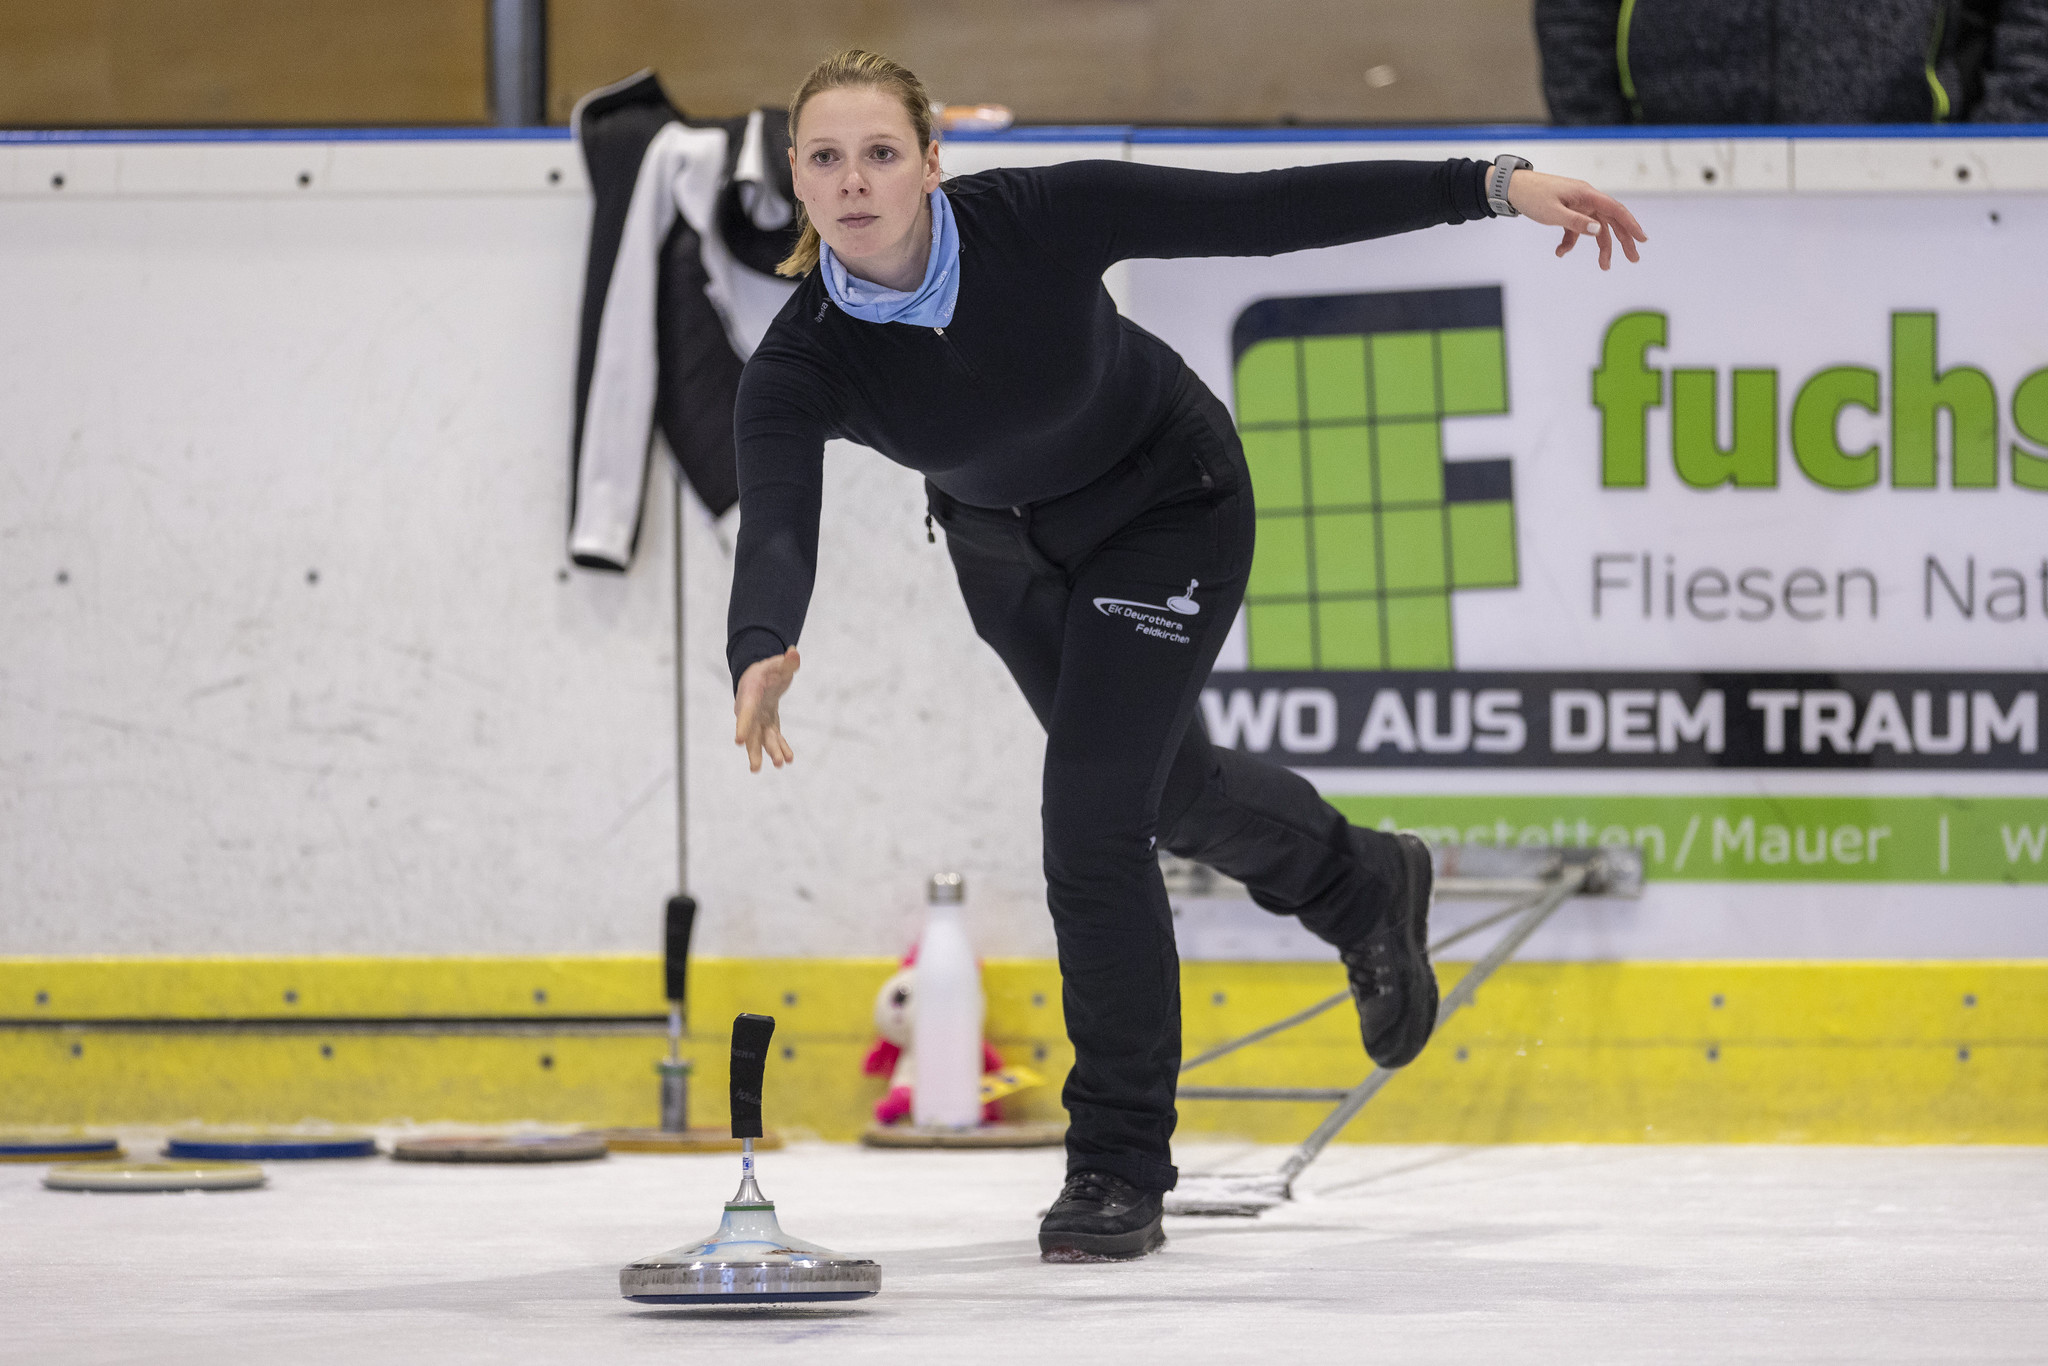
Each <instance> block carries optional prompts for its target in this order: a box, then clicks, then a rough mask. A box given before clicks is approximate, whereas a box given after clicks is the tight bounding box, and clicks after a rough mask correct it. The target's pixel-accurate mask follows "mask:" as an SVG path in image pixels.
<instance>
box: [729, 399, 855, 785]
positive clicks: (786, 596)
mask: <svg viewBox="0 0 2048 1366" xmlns="http://www.w3.org/2000/svg"><path fill="white" fill-rule="evenodd" d="M829 430H830V425H829V422H828V420H827V419H825V418H824V417H823V416H821V414H820V411H819V403H818V397H817V394H816V393H815V391H814V390H813V389H812V388H811V387H810V386H809V385H808V384H807V383H806V382H805V380H804V377H803V375H802V373H801V371H798V370H796V369H795V368H793V367H790V366H787V365H781V364H777V363H774V362H772V361H766V360H763V361H760V362H758V363H750V364H749V365H748V366H747V368H746V370H745V371H744V372H743V373H742V374H741V376H740V391H739V399H738V402H737V404H736V405H735V408H734V413H733V436H734V447H735V449H734V456H735V459H736V460H737V462H738V468H739V486H740V532H739V545H738V549H737V551H736V553H735V555H734V558H733V576H732V601H731V605H730V606H729V607H728V609H727V612H726V646H725V657H726V663H727V664H728V666H730V668H731V670H732V677H733V690H734V706H733V710H734V715H735V721H736V724H735V728H734V734H733V741H734V743H736V744H740V745H744V746H746V750H747V759H748V764H749V766H750V767H752V768H753V769H755V770H756V771H758V770H759V769H760V767H761V759H762V757H763V756H764V755H765V756H766V757H767V758H768V759H769V761H770V762H772V763H773V764H774V765H775V766H776V767H777V768H780V767H782V765H783V764H785V763H788V762H789V761H790V760H792V759H794V758H795V757H796V755H795V753H794V751H792V750H791V749H790V747H789V744H788V742H787V741H786V740H784V739H783V737H782V729H781V716H780V712H779V707H778V704H779V702H780V699H781V696H782V694H783V692H784V691H785V690H786V689H787V688H788V687H789V684H790V681H791V680H792V679H793V678H794V677H795V675H796V670H797V664H798V658H797V652H796V648H795V647H796V642H797V637H798V636H799V635H800V634H801V633H802V631H803V625H804V617H805V615H806V614H807V613H808V611H809V609H810V603H811V588H812V585H813V583H814V582H815V580H816V578H817V572H818V512H819V505H820V502H821V499H822V495H823V488H824V454H825V438H826V436H827V435H828V434H829Z"/></svg>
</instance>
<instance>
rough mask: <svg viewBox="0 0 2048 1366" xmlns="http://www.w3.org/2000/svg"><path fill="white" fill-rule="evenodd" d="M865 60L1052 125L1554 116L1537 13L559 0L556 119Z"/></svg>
mask: <svg viewBox="0 0 2048 1366" xmlns="http://www.w3.org/2000/svg"><path fill="white" fill-rule="evenodd" d="M856 45H857V46H863V47H869V48H873V49H874V50H876V51H880V52H885V53H887V54H889V55H890V56H892V57H894V58H896V59H897V60H898V61H901V62H903V63H904V64H905V65H907V66H909V67H910V68H911V69H912V70H914V71H916V72H917V73H918V74H919V75H920V76H922V77H923V78H924V80H925V83H926V85H927V86H929V87H930V89H931V91H932V94H933V96H934V97H935V98H938V99H942V100H946V101H948V102H966V101H975V100H993V101H996V102H998V103H1002V104H1007V105H1009V106H1011V107H1012V108H1013V109H1015V110H1016V111H1017V115H1018V117H1019V118H1020V119H1024V120H1027V121H1031V122H1040V123H1044V122H1075V123H1089V122H1106V123H1117V122H1143V123H1216V122H1226V123H1270V122H1275V121H1280V120H1288V119H1292V120H1297V121H1300V122H1304V123H1315V122H1325V121H1327V122H1338V123H1351V122H1362V121H1371V122H1381V121H1385V122H1471V121H1528V120H1541V119H1542V118H1543V117H1544V109H1543V100H1542V92H1541V88H1540V85H1539V81H1538V72H1537V62H1536V48H1535V40H1534V36H1533V33H1532V30H1531V25H1530V18H1529V0H1267V2H1266V3H1264V4H1251V3H1246V0H1035V3H1032V4H1028V5H1016V4H991V3H988V0H755V3H751V4H746V5H735V4H731V3H727V2H723V0H554V2H553V4H552V5H551V7H550V14H549V47H550V52H549V64H550V80H549V86H550V89H549V111H550V116H551V117H552V118H555V119H558V120H559V119H566V118H567V117H568V113H569V109H570V106H571V105H572V104H574V102H575V100H576V98H577V97H578V96H579V95H581V94H582V93H584V92H585V91H587V90H590V89H592V88H594V87H596V86H599V85H603V84H605V83H607V82H609V81H613V80H616V79H618V78H619V77H621V76H625V75H629V74H631V73H632V72H633V71H635V70H638V69H639V68H641V67H645V66H652V67H654V68H656V69H657V70H659V71H660V72H661V76H662V80H663V83H664V84H665V85H666V86H667V87H668V90H669V93H670V95H671V96H672V97H673V98H674V99H675V100H676V101H677V102H678V103H679V104H681V105H682V106H683V107H684V108H685V109H686V110H688V111H690V112H692V113H703V114H729V113H734V112H737V111H740V110H743V109H747V108H750V107H752V106H753V105H756V104H763V103H779V102H780V101H782V100H784V99H786V98H788V94H789V91H790V90H791V88H792V87H794V86H795V85H796V83H797V82H798V81H799V80H800V79H802V77H803V74H804V72H805V71H807V70H808V69H809V68H810V67H811V65H812V64H813V63H814V62H816V61H817V60H818V59H819V58H820V57H822V56H824V55H826V54H827V53H829V52H831V51H833V50H834V49H836V48H840V47H846V46H856Z"/></svg>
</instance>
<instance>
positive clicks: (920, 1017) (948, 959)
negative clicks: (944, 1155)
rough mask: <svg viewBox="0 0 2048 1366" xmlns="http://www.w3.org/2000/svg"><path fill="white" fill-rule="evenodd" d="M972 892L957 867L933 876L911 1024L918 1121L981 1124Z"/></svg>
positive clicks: (940, 1125) (943, 1125) (935, 1125)
mask: <svg viewBox="0 0 2048 1366" xmlns="http://www.w3.org/2000/svg"><path fill="white" fill-rule="evenodd" d="M966 896H967V887H966V883H965V882H964V881H963V880H962V878H961V876H960V875H959V874H958V873H937V874H934V875H933V877H932V880H931V887H930V891H929V895H928V896H927V898H926V899H927V902H928V904H927V906H926V908H925V917H924V937H923V938H921V939H919V940H918V941H917V991H916V997H915V999H916V1003H917V1014H916V1017H915V1019H914V1020H913V1021H912V1023H911V1031H910V1038H911V1053H912V1055H913V1056H914V1057H915V1059H916V1062H917V1077H916V1082H915V1084H914V1087H913V1089H912V1091H911V1099H910V1117H911V1122H912V1123H913V1124H915V1125H917V1126H918V1127H919V1128H931V1129H972V1128H974V1127H976V1126H977V1125H979V1124H980V1123H981V1021H982V1010H983V1004H982V996H981V968H980V966H979V965H977V964H976V963H975V961H974V945H973V943H972V942H970V941H969V940H968V938H967V924H966V919H965V908H964V906H963V904H962V903H963V902H964V901H965V900H966Z"/></svg>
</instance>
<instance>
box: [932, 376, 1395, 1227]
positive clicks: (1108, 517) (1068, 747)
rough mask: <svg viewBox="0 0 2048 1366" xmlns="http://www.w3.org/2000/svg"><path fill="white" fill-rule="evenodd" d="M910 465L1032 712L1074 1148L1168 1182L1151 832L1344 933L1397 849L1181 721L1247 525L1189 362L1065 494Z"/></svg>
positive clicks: (1171, 1019)
mask: <svg viewBox="0 0 2048 1366" xmlns="http://www.w3.org/2000/svg"><path fill="white" fill-rule="evenodd" d="M927 488H928V491H929V494H930V502H931V512H932V515H933V516H934V517H935V518H937V519H938V521H939V522H940V523H941V524H942V525H943V526H944V527H945V529H946V545H947V549H948V550H949V551H950V553H951V554H952V557H953V564H954V567H955V569H956V570H957V571H958V573H959V577H960V589H961V592H962V594H963V595H964V596H965V597H966V600H967V610H968V612H969V614H970V615H971V616H972V617H973V619H974V628H975V631H976V633H977V634H979V635H980V636H981V638H982V639H983V640H985V641H987V642H988V643H989V644H990V645H991V646H993V647H994V648H995V651H996V653H997V654H998V655H1000V656H1002V659H1003V663H1004V664H1006V665H1008V666H1009V670H1010V673H1011V675H1012V676H1014V677H1015V678H1016V680H1017V683H1018V686H1019V687H1021V688H1022V689H1023V690H1024V696H1025V697H1026V698H1027V699H1028V700H1029V702H1030V703H1031V707H1032V710H1033V711H1035V712H1037V714H1038V719H1039V720H1040V721H1041V722H1042V723H1043V724H1044V726H1045V730H1046V747H1045V784H1044V798H1043V807H1042V813H1041V814H1042V818H1043V820H1044V827H1045V828H1044V837H1045V880H1046V898H1047V901H1048V903H1049V904H1050V906H1051V909H1052V919H1053V930H1054V933H1055V934H1056V936H1057V937H1058V941H1059V960H1060V976H1061V978H1062V981H1063V983H1064V1004H1065V1008H1066V1020H1067V1035H1068V1037H1069V1038H1070V1039H1071V1040H1072V1041H1073V1045H1074V1069H1073V1071H1072V1072H1071V1073H1069V1074H1068V1077H1067V1084H1066V1090H1065V1093H1064V1100H1065V1102H1066V1107H1067V1111H1068V1114H1069V1115H1070V1116H1071V1120H1072V1123H1071V1126H1070V1127H1069V1129H1068V1132H1067V1165H1068V1169H1069V1170H1071V1171H1079V1170H1084V1169H1089V1170H1097V1171H1108V1172H1112V1173H1115V1174H1116V1175H1118V1176H1121V1177H1123V1178H1124V1179H1125V1180H1127V1181H1130V1182H1133V1183H1134V1184H1136V1185H1139V1186H1142V1187H1144V1188H1146V1189H1150V1190H1168V1189H1171V1188H1172V1186H1173V1184H1174V1180H1175V1176H1176V1173H1175V1171H1174V1167H1173V1163H1172V1158H1171V1151H1170V1141H1171V1139H1172V1137H1173V1127H1174V1108H1173V1097H1174V1086H1175V1080H1176V1077H1177V1075H1178V1072H1179V1068H1180V959H1179V955H1178V954H1177V953H1176V952H1175V949H1174V940H1173V917H1172V912H1171V911H1170V910H1169V908H1168V906H1167V900H1166V889H1165V886H1164V885H1163V884H1162V883H1161V881H1160V876H1159V862H1158V855H1157V845H1160V844H1163V845H1164V846H1165V847H1166V848H1167V849H1169V850H1171V851H1172V852H1174V853H1176V854H1180V855H1182V856H1184V857H1187V858H1192V859H1196V860H1199V861H1200V862H1202V863H1205V864H1207V865H1209V866H1210V867H1212V868H1215V869H1216V870H1217V871H1218V872H1221V873H1224V874H1226V875H1228V876H1230V877H1234V878H1237V879H1238V880H1240V881H1242V882H1243V883H1244V884H1245V885H1246V886H1247V887H1249V888H1250V889H1251V892H1252V896H1253V898H1254V899H1255V900H1256V901H1258V903H1259V904H1260V905H1262V906H1264V907H1265V908H1266V909H1268V910H1270V911H1275V912H1278V913H1282V914H1291V915H1298V916H1300V917H1301V919H1302V922H1303V923H1304V924H1306V925H1307V926H1308V927H1309V929H1311V930H1312V931H1314V932H1315V933H1316V934H1318V935H1320V936H1321V937H1322V938H1323V939H1324V940H1326V941H1327V942H1329V943H1331V944H1335V945H1339V946H1342V945H1347V944H1351V943H1355V942H1357V941H1358V940H1359V939H1362V938H1363V937H1364V936H1365V935H1366V934H1367V933H1368V932H1369V931H1370V930H1371V928H1372V926H1373V924H1374V923H1375V922H1376V920H1377V919H1378V916H1379V914H1380V911H1381V908H1382V907H1383V906H1384V905H1385V904H1386V902H1387V900H1388V898H1389V897H1390V896H1391V894H1392V891H1393V888H1394V887H1395V886H1396V885H1397V881H1398V878H1399V877H1400V873H1399V867H1400V864H1399V855H1398V853H1397V852H1396V851H1395V845H1394V841H1393V840H1392V838H1391V837H1389V836H1385V835H1381V834H1379V833H1378V832H1375V831H1354V830H1353V829H1352V828H1351V827H1350V826H1349V825H1348V824H1346V822H1345V820H1344V818H1343V816H1342V815H1340V814H1339V813H1338V812H1337V811H1336V809H1335V808H1333V807H1331V806H1330V804H1329V803H1327V802H1325V801H1324V800H1323V799H1322V798H1321V797H1320V796H1319V795H1318V794H1317V793H1316V790H1315V788H1314V787H1313V786H1311V785H1310V784H1309V783H1308V781H1307V780H1306V779H1304V778H1302V777H1300V776H1299V775H1297V774H1294V773H1291V772H1289V771H1288V770H1286V769H1284V768H1281V767H1279V766H1277V765H1274V764H1268V763H1266V762H1264V761H1262V760H1259V759H1255V758H1252V757H1250V756H1248V755H1243V754H1239V753H1237V752H1235V751H1231V750H1219V749H1216V748H1214V747H1212V746H1211V745H1210V744H1209V741H1208V737H1207V735H1206V734H1205V733H1204V731H1203V728H1202V727H1200V726H1191V725H1190V724H1189V722H1190V720H1191V718H1192V717H1193V715H1194V711H1195V706H1196V702H1197V699H1198V697H1199V696H1200V692H1201V688H1202V684H1203V682H1204V681H1205V680H1206V679H1207V678H1208V676H1209V669H1210V666H1211V665H1212V664H1214V662H1215V659H1216V652H1217V651H1218V650H1219V649H1220V648H1221V647H1222V644H1223V638H1224V636H1225V635H1226V634H1227V633H1228V631H1229V630H1230V626H1231V622H1232V620H1233V619H1234V618H1235V617H1236V615H1237V609H1238V605H1239V602H1240V601H1241V600H1242V598H1243V596H1244V588H1245V576H1246V574H1247V573H1248V572H1249V570H1250V567H1251V557H1252V538H1253V510H1252V498H1251V485H1250V479H1249V476H1248V475H1247V474H1246V471H1245V465H1244V453H1243V449H1242V447H1240V446H1239V444H1238V440H1237V433H1236V430H1235V428H1234V427H1233V426H1232V425H1231V421H1230V415H1229V413H1228V412H1227V411H1226V410H1225V409H1224V408H1223V405H1222V404H1221V403H1219V402H1217V401H1216V399H1215V398H1214V397H1213V396H1212V395H1210V394H1209V392H1208V391H1207V390H1206V389H1205V388H1203V387H1202V386H1201V385H1200V383H1199V382H1194V381H1193V380H1192V379H1190V382H1189V384H1188V387H1187V389H1186V390H1185V392H1184V394H1183V397H1182V400H1181V402H1180V404H1179V405H1178V407H1177V408H1176V410H1175V413H1174V416H1173V417H1172V418H1171V419H1170V420H1169V421H1168V422H1167V423H1166V424H1165V425H1164V426H1163V427H1162V428H1161V430H1160V431H1159V432H1158V433H1157V434H1156V435H1155V436H1154V437H1153V438H1152V440H1151V441H1150V442H1149V443H1148V444H1147V446H1146V447H1145V448H1143V449H1142V450H1140V451H1139V452H1138V453H1137V454H1135V455H1133V456H1131V457H1129V458H1128V459H1126V460H1124V461H1123V462H1122V463H1120V464H1118V465H1117V466H1116V467H1115V468H1113V469H1112V470H1110V471H1109V472H1108V473H1107V474H1105V475H1103V476H1102V477H1101V478H1100V479H1097V480H1096V481H1095V482H1094V483H1092V484H1090V485H1088V486H1087V487H1086V488H1083V489H1081V490H1079V491H1078V492H1075V493H1071V494H1068V495H1067V496H1065V497H1063V498H1057V499H1053V500H1050V501H1048V502H1044V503H1039V504H1035V505H1030V506H1026V507H1021V508H1016V509H993V510H992V509H987V508H976V507H970V506H967V505H966V504H963V503H960V502H957V501H955V500H954V499H952V498H950V497H948V496H947V495H946V494H945V493H943V492H942V491H940V490H938V489H937V488H932V487H930V486H929V485H928V486H927Z"/></svg>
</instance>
